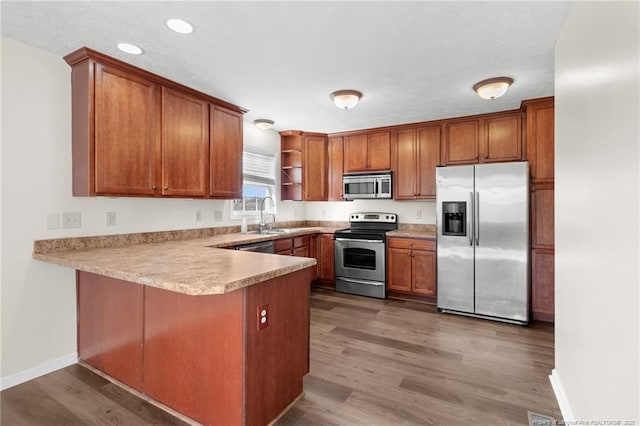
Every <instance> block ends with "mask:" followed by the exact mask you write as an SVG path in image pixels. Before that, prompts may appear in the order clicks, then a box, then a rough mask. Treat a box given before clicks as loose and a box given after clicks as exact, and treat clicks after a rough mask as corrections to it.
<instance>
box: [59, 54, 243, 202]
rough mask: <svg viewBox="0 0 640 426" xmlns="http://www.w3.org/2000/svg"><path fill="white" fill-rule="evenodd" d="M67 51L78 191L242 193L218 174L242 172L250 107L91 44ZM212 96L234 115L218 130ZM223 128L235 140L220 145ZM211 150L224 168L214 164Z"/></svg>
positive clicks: (180, 194) (217, 105) (87, 193)
mask: <svg viewBox="0 0 640 426" xmlns="http://www.w3.org/2000/svg"><path fill="white" fill-rule="evenodd" d="M64 59H65V61H66V62H67V63H68V64H69V65H70V66H71V86H72V92H71V108H72V160H73V195H75V196H95V195H123V196H127V195H129V196H170V197H189V198H204V197H209V196H211V195H210V192H211V193H215V194H219V193H224V196H225V197H226V194H227V193H228V194H231V195H229V196H228V197H227V198H237V197H236V196H237V195H239V194H240V192H239V191H238V190H236V191H230V190H229V189H228V187H230V186H231V185H230V184H224V182H228V181H229V179H227V180H226V181H225V179H222V180H221V179H219V177H220V176H221V175H222V176H226V175H227V174H231V173H232V172H231V171H225V168H228V169H229V170H233V173H235V176H236V177H237V176H238V173H241V172H242V161H241V160H240V161H238V158H241V155H242V127H241V126H242V114H243V113H244V112H246V111H245V110H243V109H242V108H239V107H237V106H235V105H232V104H230V103H228V102H226V101H223V100H221V99H217V98H214V97H212V96H209V95H207V94H205V93H201V92H198V91H196V90H194V89H191V88H189V87H186V86H183V85H181V84H178V83H176V82H174V81H171V80H168V79H166V78H163V77H160V76H158V75H155V74H152V73H150V72H148V71H145V70H143V69H140V68H137V67H134V66H132V65H129V64H127V63H125V62H122V61H120V60H118V59H115V58H112V57H109V56H107V55H104V54H102V53H100V52H96V51H94V50H91V49H87V48H86V47H83V48H80V49H78V50H76V51H74V52H72V53H70V54H68V55H67V56H65V57H64ZM210 104H211V105H212V108H214V110H215V111H222V110H225V109H226V110H228V111H227V112H228V113H229V115H230V116H232V117H233V118H232V121H233V123H232V124H230V125H227V124H224V123H223V124H222V127H220V126H216V127H215V132H216V133H215V134H213V135H211V134H210V131H209V130H210V129H209V127H210V126H209V124H210V123H209V120H210V117H209V105H210ZM214 117H215V116H214ZM215 121H217V119H214V120H213V122H214V124H215ZM223 121H224V120H223ZM229 128H233V129H232V130H229ZM220 129H222V130H220ZM220 134H223V135H227V136H224V137H222V140H223V142H222V143H231V142H233V143H234V144H235V145H233V148H231V147H226V146H225V147H222V146H220V145H219V144H220V143H221V142H218V141H219V140H220V137H219V135H220ZM229 134H231V135H232V136H229ZM211 141H213V142H214V146H213V149H212V150H210V149H209V144H210V142H211ZM237 144H239V148H238V145H237ZM238 149H239V151H238ZM210 151H212V152H216V153H217V154H218V155H216V157H215V162H216V165H221V167H222V169H219V168H215V169H210V167H209V163H210V158H209V154H210ZM237 152H240V154H239V155H240V156H238V154H237ZM210 173H213V174H214V175H215V176H216V178H215V179H214V178H211V179H210V177H209V176H210ZM234 179H235V182H238V181H239V182H240V184H239V185H240V186H239V187H238V188H240V189H241V178H240V180H238V179H236V178H234ZM211 181H215V183H216V185H217V184H218V182H223V186H222V187H223V189H222V190H218V189H217V188H214V186H212V185H210V182H211ZM210 186H211V191H210ZM231 192H233V193H231ZM215 196H218V195H215Z"/></svg>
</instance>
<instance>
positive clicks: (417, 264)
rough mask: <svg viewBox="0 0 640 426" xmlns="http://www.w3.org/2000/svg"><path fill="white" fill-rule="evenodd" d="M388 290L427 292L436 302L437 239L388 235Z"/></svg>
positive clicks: (416, 293) (407, 292)
mask: <svg viewBox="0 0 640 426" xmlns="http://www.w3.org/2000/svg"><path fill="white" fill-rule="evenodd" d="M387 291H388V292H398V293H405V294H412V295H417V296H426V297H428V298H429V299H428V300H429V301H431V302H435V297H436V242H435V240H425V239H413V238H397V237H390V238H387ZM391 295H393V294H391Z"/></svg>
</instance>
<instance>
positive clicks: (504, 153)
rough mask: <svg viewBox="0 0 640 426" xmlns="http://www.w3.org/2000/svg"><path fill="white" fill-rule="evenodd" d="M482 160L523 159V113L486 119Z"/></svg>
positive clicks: (486, 161) (487, 161)
mask: <svg viewBox="0 0 640 426" xmlns="http://www.w3.org/2000/svg"><path fill="white" fill-rule="evenodd" d="M483 147H484V149H483V153H482V158H481V159H480V162H484V163H490V162H496V161H520V160H522V115H521V114H520V113H517V114H513V115H508V116H503V117H496V118H487V119H485V120H484V144H483Z"/></svg>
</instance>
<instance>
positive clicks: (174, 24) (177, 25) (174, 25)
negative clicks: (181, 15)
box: [167, 19, 193, 34]
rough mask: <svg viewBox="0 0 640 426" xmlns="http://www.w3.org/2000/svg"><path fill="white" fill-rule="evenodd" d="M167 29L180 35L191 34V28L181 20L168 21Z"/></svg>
mask: <svg viewBox="0 0 640 426" xmlns="http://www.w3.org/2000/svg"><path fill="white" fill-rule="evenodd" d="M167 27H169V28H171V29H172V30H173V31H175V32H177V33H180V34H191V33H192V32H193V26H192V25H191V24H190V23H188V22H187V21H183V20H182V19H169V20H168V21H167Z"/></svg>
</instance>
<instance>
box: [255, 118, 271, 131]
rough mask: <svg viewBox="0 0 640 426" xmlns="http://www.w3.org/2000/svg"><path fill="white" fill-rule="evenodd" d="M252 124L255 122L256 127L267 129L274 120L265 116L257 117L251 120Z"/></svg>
mask: <svg viewBox="0 0 640 426" xmlns="http://www.w3.org/2000/svg"><path fill="white" fill-rule="evenodd" d="M253 124H255V125H256V127H257V128H258V129H262V130H268V129H270V128H271V126H273V124H274V121H273V120H267V119H266V118H258V119H256V120H253Z"/></svg>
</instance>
